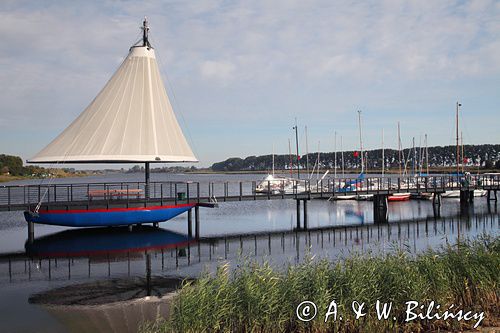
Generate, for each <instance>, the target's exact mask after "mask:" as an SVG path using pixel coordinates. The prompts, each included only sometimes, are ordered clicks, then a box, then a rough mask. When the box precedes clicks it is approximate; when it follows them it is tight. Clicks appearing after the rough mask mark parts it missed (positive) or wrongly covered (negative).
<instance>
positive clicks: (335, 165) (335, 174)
mask: <svg viewBox="0 0 500 333" xmlns="http://www.w3.org/2000/svg"><path fill="white" fill-rule="evenodd" d="M333 149H334V154H333V159H334V166H333V170H334V174H333V178H337V131H335V135H334V139H333Z"/></svg>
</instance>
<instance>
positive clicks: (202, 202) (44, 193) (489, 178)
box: [0, 175, 500, 237]
mask: <svg viewBox="0 0 500 333" xmlns="http://www.w3.org/2000/svg"><path fill="white" fill-rule="evenodd" d="M345 184H356V186H350V187H345ZM274 185H276V184H274ZM257 188H258V182H257V181H225V182H211V181H206V182H150V183H145V182H111V183H68V184H40V185H4V186H0V211H25V210H31V211H33V210H34V209H35V207H36V206H37V205H38V204H40V208H39V210H40V211H44V210H55V209H56V210H72V209H80V210H82V209H83V210H89V209H108V208H130V207H149V206H166V205H178V204H186V203H191V204H192V203H195V204H196V207H194V208H195V209H194V210H195V221H196V223H195V234H196V236H197V237H198V235H199V214H198V208H199V207H200V206H201V207H203V206H206V207H214V206H216V205H217V204H218V203H221V202H238V201H257V200H286V199H288V200H296V202H297V228H298V229H301V228H304V229H307V202H308V200H311V199H336V198H338V197H341V196H348V195H349V196H350V195H373V209H374V221H375V222H386V221H387V220H388V212H387V197H388V196H390V195H393V194H395V193H430V194H433V198H434V199H433V204H434V205H435V206H436V207H438V209H437V213H436V215H438V216H439V207H440V206H441V199H440V198H441V195H442V194H443V193H446V192H447V191H460V202H461V206H464V207H467V206H468V205H470V204H471V203H473V200H474V190H485V191H487V199H488V202H490V201H495V202H496V201H497V200H498V199H497V198H498V197H497V191H498V190H500V175H477V176H472V177H469V179H467V180H465V178H464V177H459V178H457V177H456V176H424V177H420V176H419V177H367V178H362V179H360V178H342V179H340V178H337V179H324V180H321V181H315V180H295V181H294V184H293V186H292V187H291V189H292V190H291V191H290V190H288V191H279V190H278V191H276V190H275V188H276V186H274V189H273V186H272V184H271V182H268V184H267V190H266V189H265V186H264V191H262V185H261V186H260V191H261V193H259V192H258V190H257ZM278 188H279V186H278ZM282 188H283V189H284V188H285V184H284V183H283V186H282ZM262 192H263V193H262ZM301 202H302V204H301ZM301 206H302V207H303V209H302V210H301ZM187 215H188V234H189V235H190V236H191V235H192V222H191V221H192V212H191V210H189V211H188V214H187ZM301 216H303V217H302V218H301ZM301 220H302V221H303V223H301ZM28 229H29V234H30V235H31V236H33V235H32V233H33V226H31V228H28Z"/></svg>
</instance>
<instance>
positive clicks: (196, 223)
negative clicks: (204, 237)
mask: <svg viewBox="0 0 500 333" xmlns="http://www.w3.org/2000/svg"><path fill="white" fill-rule="evenodd" d="M194 237H195V239H200V207H198V206H195V207H194Z"/></svg>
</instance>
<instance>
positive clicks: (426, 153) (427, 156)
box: [425, 134, 429, 176]
mask: <svg viewBox="0 0 500 333" xmlns="http://www.w3.org/2000/svg"><path fill="white" fill-rule="evenodd" d="M425 165H426V166H427V176H429V147H428V146H427V134H426V135H425Z"/></svg>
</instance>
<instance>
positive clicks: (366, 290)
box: [142, 236, 500, 332]
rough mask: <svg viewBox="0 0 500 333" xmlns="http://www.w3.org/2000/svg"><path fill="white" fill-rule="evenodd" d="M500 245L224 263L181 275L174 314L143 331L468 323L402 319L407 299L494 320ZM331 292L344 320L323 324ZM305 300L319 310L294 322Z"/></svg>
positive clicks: (419, 327) (482, 241)
mask: <svg viewBox="0 0 500 333" xmlns="http://www.w3.org/2000/svg"><path fill="white" fill-rule="evenodd" d="M499 250H500V239H499V237H495V238H492V237H488V236H482V237H480V238H477V239H475V240H466V241H463V242H460V243H459V244H458V245H454V246H450V245H447V246H444V247H442V248H441V249H439V250H428V251H426V252H424V253H420V254H412V253H409V252H407V251H396V252H392V253H390V254H386V255H384V256H380V255H379V256H375V255H372V254H366V253H365V254H349V255H346V256H344V258H342V259H339V260H338V261H336V262H329V261H327V260H315V259H314V258H308V259H306V260H305V261H304V262H303V263H301V264H298V265H295V266H293V265H288V266H286V267H280V268H273V266H272V265H270V264H269V263H264V264H257V263H252V262H248V261H244V263H243V264H240V265H238V267H236V268H231V267H230V266H229V265H227V264H226V265H223V266H220V267H219V268H218V270H217V272H215V273H214V274H209V273H204V274H203V275H202V276H201V277H200V278H199V279H198V280H197V281H195V282H185V283H184V284H183V286H182V288H181V289H180V290H179V293H178V296H177V297H176V298H175V299H174V301H173V303H172V313H171V317H170V318H168V319H159V320H158V321H157V322H155V323H149V324H147V325H145V326H144V327H143V328H142V331H143V332H334V331H335V332H382V331H396V332H410V331H413V332H418V331H429V330H437V329H445V330H451V331H454V330H462V329H465V328H469V327H471V326H472V325H473V323H470V322H469V323H464V322H463V321H462V322H457V321H454V320H453V321H451V320H448V321H444V320H432V321H426V320H422V321H420V320H419V321H413V322H411V323H405V322H404V318H405V313H404V311H405V308H406V305H405V302H407V301H409V300H416V301H419V302H420V303H424V302H430V301H435V302H437V303H439V304H441V306H442V307H443V308H444V307H445V306H446V308H447V307H448V306H449V305H450V304H452V303H453V304H456V305H458V306H459V307H460V308H463V309H468V310H476V311H484V312H485V316H486V319H485V320H484V321H483V323H482V324H483V325H484V324H486V325H492V324H498V322H496V321H497V320H498V317H499V307H498V304H499V295H500V293H499V292H500V288H499V287H500V272H499V268H500V256H499ZM274 267H276V266H274ZM334 299H335V300H336V302H337V304H338V306H339V313H342V316H343V320H342V321H339V320H337V321H333V320H331V319H330V320H328V321H327V322H326V323H325V322H324V315H325V313H326V309H327V308H328V304H329V303H330V302H331V301H332V300H334ZM304 300H311V301H314V302H315V304H316V305H317V307H318V316H317V317H316V318H315V319H314V320H312V321H310V322H301V321H299V320H298V319H297V317H296V314H295V310H296V307H297V305H298V304H299V303H300V302H302V301H304ZM353 300H357V301H358V302H360V303H361V302H365V303H366V304H367V306H368V309H367V313H368V314H367V315H366V316H365V317H362V318H360V319H357V320H355V318H354V314H353V313H352V310H351V302H352V301H353ZM377 300H380V301H381V302H393V310H392V312H391V317H392V316H394V315H395V317H396V319H397V320H378V319H377V317H376V312H375V310H374V306H375V303H376V301H377ZM391 319H392V318H391ZM488 321H489V322H488Z"/></svg>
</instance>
